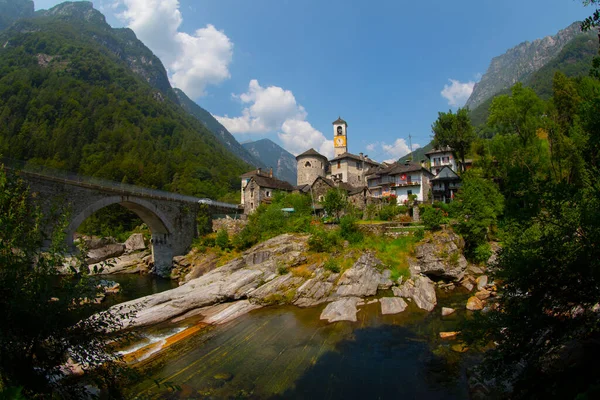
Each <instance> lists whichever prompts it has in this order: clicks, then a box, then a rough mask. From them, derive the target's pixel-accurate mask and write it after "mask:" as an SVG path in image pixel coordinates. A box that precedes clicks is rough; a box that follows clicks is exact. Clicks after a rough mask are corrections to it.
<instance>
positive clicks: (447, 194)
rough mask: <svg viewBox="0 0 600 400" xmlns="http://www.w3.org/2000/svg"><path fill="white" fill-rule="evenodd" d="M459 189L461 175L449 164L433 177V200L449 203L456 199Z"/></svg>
mask: <svg viewBox="0 0 600 400" xmlns="http://www.w3.org/2000/svg"><path fill="white" fill-rule="evenodd" d="M458 189H460V177H459V176H458V175H457V174H456V172H454V171H452V169H451V168H450V167H449V166H448V165H446V166H444V167H443V168H442V169H441V170H440V172H439V173H438V174H437V175H436V176H435V178H432V179H431V192H432V194H433V201H441V202H444V203H449V202H451V201H452V200H453V199H454V195H455V194H456V192H457V191H458Z"/></svg>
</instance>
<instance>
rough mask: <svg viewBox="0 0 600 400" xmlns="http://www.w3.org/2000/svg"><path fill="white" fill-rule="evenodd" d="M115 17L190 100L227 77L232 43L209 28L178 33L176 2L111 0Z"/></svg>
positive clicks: (178, 22)
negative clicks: (163, 66) (140, 42)
mask: <svg viewBox="0 0 600 400" xmlns="http://www.w3.org/2000/svg"><path fill="white" fill-rule="evenodd" d="M113 6H114V7H117V9H119V10H122V11H120V12H117V17H118V18H119V19H120V20H121V21H123V22H124V23H125V24H126V25H127V26H128V27H129V28H131V29H132V30H133V31H134V32H135V33H136V35H137V37H138V38H139V39H140V40H141V41H142V42H144V44H146V46H148V47H149V48H150V49H151V50H152V51H153V52H154V53H155V54H156V55H157V56H158V57H159V58H160V59H161V61H162V62H163V63H164V64H165V67H166V68H167V70H168V72H169V76H170V79H171V81H172V83H173V85H174V86H176V87H179V88H181V89H182V90H183V91H185V92H186V93H187V94H188V95H189V96H190V97H192V98H197V97H199V96H202V95H203V94H204V91H205V89H206V86H207V85H214V84H218V83H221V82H223V81H224V80H226V79H228V78H229V77H230V73H229V64H230V63H231V60H232V58H233V43H232V42H231V40H229V38H228V37H227V35H225V33H223V32H222V31H219V30H217V29H216V28H215V27H214V26H213V25H207V26H206V27H204V28H201V29H198V30H196V31H195V32H194V33H193V34H192V35H190V34H188V33H185V32H180V31H179V27H180V26H181V23H182V22H183V17H182V16H181V12H180V11H179V1H178V0H115V1H114V3H113Z"/></svg>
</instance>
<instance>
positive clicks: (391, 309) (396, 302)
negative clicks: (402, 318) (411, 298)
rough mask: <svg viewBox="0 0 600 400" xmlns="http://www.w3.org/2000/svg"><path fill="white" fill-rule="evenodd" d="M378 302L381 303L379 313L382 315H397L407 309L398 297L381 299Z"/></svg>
mask: <svg viewBox="0 0 600 400" xmlns="http://www.w3.org/2000/svg"><path fill="white" fill-rule="evenodd" d="M379 302H380V303H381V313H382V314H384V315H386V314H398V313H401V312H402V311H404V310H406V307H408V304H406V302H405V301H404V299H402V298H400V297H383V298H381V299H380V300H379Z"/></svg>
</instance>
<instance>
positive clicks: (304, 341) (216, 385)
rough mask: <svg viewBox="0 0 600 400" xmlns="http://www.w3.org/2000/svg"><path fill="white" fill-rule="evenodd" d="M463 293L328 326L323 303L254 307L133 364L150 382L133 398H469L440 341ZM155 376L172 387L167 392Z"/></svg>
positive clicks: (464, 358)
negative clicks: (428, 306)
mask: <svg viewBox="0 0 600 400" xmlns="http://www.w3.org/2000/svg"><path fill="white" fill-rule="evenodd" d="M465 301H466V296H465V295H464V294H459V295H453V296H451V297H446V298H443V299H440V301H439V303H440V304H438V307H437V308H436V309H435V310H434V311H433V312H432V313H430V314H427V313H424V312H422V311H420V310H418V309H416V307H414V305H410V306H409V308H408V309H407V310H406V311H405V312H403V313H401V314H397V315H391V316H382V315H381V313H380V306H379V304H378V303H376V304H372V305H368V306H365V307H363V308H361V311H359V313H358V319H359V320H358V321H357V322H355V323H350V322H337V323H333V324H328V323H326V322H324V321H320V320H319V315H320V313H321V311H322V309H323V307H324V305H323V306H320V307H314V308H309V309H299V308H297V307H293V306H283V307H268V308H264V309H261V310H256V311H254V312H252V313H250V314H248V315H245V316H242V317H240V318H238V319H237V320H235V321H232V322H230V323H228V324H225V325H221V326H217V327H211V328H206V329H204V330H202V331H200V332H198V333H196V334H194V335H192V336H191V337H189V338H186V339H184V340H182V341H181V342H179V343H177V344H175V345H173V346H171V347H169V348H166V349H164V350H163V351H162V352H160V353H158V355H154V356H153V357H152V358H150V359H149V360H147V361H146V362H144V363H142V364H141V368H142V369H143V370H144V371H145V373H146V374H147V376H148V379H147V380H146V381H145V382H142V383H140V384H139V385H137V386H136V387H134V388H132V394H131V396H132V397H134V396H135V395H137V396H140V397H143V398H159V399H160V398H164V399H207V398H210V399H212V398H214V399H222V398H252V399H288V398H291V399H306V398H314V399H383V398H402V399H467V398H468V391H467V384H466V382H467V381H466V367H467V365H469V363H471V362H473V356H471V355H470V354H469V353H466V354H459V353H455V352H453V351H452V350H451V349H450V346H451V345H452V344H454V343H456V342H453V341H445V340H441V339H439V332H440V331H451V330H455V328H456V325H457V322H458V321H459V320H461V319H462V318H464V316H465V315H466V314H465V313H464V312H458V313H457V314H456V315H452V316H449V317H445V318H442V317H441V316H440V310H441V306H442V305H444V306H453V305H454V306H456V308H459V307H460V308H461V309H464V304H465ZM155 380H158V381H159V382H163V383H164V382H168V383H170V384H174V385H177V386H179V388H180V390H176V391H171V390H169V389H168V388H167V387H157V386H156V384H155V382H154V381H155Z"/></svg>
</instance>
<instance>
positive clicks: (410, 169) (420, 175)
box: [366, 161, 433, 203]
mask: <svg viewBox="0 0 600 400" xmlns="http://www.w3.org/2000/svg"><path fill="white" fill-rule="evenodd" d="M366 178H367V185H368V188H369V190H370V192H371V195H372V196H373V197H388V196H390V195H395V196H396V197H397V199H398V203H403V202H405V201H408V196H410V195H416V196H417V197H416V200H417V201H419V202H426V201H429V200H430V199H429V192H430V179H431V178H433V174H432V173H431V172H430V171H428V170H427V169H426V168H424V167H423V166H422V165H420V164H417V163H413V162H410V161H407V162H405V163H397V162H395V163H393V164H390V165H387V164H384V165H382V166H380V167H379V168H376V169H372V170H370V171H369V173H368V175H367V177H366Z"/></svg>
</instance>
